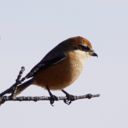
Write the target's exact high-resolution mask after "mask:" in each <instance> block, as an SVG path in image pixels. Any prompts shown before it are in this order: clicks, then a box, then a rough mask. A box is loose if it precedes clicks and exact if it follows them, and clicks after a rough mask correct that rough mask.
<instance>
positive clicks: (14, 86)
mask: <svg viewBox="0 0 128 128" xmlns="http://www.w3.org/2000/svg"><path fill="white" fill-rule="evenodd" d="M24 71H25V68H24V67H21V70H20V72H19V74H18V76H17V79H16V82H15V83H14V84H13V85H12V86H11V87H10V88H8V89H7V90H5V91H4V92H2V93H1V94H0V97H2V96H3V95H5V94H7V93H12V94H11V97H13V96H14V95H15V93H16V89H17V85H19V84H20V83H21V82H23V80H22V81H21V80H20V79H21V77H22V74H23V72H24Z"/></svg>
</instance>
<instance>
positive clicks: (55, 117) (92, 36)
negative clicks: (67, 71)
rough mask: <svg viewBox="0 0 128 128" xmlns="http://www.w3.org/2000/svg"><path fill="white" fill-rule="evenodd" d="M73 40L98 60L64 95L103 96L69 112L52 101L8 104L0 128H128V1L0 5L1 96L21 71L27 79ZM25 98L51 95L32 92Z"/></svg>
mask: <svg viewBox="0 0 128 128" xmlns="http://www.w3.org/2000/svg"><path fill="white" fill-rule="evenodd" d="M73 36H83V37H85V38H87V39H88V40H89V41H90V42H91V43H92V46H93V49H94V50H95V52H96V53H97V54H98V55H99V57H98V58H95V57H90V58H89V59H88V60H87V62H86V63H85V66H84V69H83V72H82V73H81V75H80V77H79V78H78V79H77V81H76V82H75V83H73V84H72V86H70V87H67V88H66V89H65V90H66V91H67V92H69V93H71V94H74V95H83V94H87V93H92V94H98V93H99V94H101V96H100V97H99V98H93V99H91V100H88V99H85V100H78V101H75V102H73V103H72V104H71V105H70V106H68V105H66V104H64V103H63V102H62V101H59V102H55V103H54V107H52V106H51V105H50V104H49V102H48V101H39V102H36V103H35V102H6V103H5V104H3V105H2V106H0V120H1V121H0V127H2V128H9V127H13V128H25V127H26V128H36V127H37V128H51V127H52V128H127V127H128V110H127V109H128V103H127V102H128V1H127V0H104V1H103V0H49V1H46V0H37V1H35V0H22V1H20V0H19V1H18V0H0V37H1V39H0V60H1V62H0V92H2V91H4V90H5V89H7V88H8V87H10V86H11V85H12V84H13V83H14V82H15V79H16V77H17V74H18V72H19V70H20V68H21V66H25V68H26V70H25V72H24V75H25V74H26V73H28V72H29V71H30V69H31V68H32V67H33V66H34V65H35V64H37V63H38V62H39V61H40V60H41V59H42V58H43V57H44V56H45V54H46V53H47V52H48V51H49V50H51V49H52V48H53V47H54V46H56V45H57V44H58V43H59V42H61V41H63V40H65V39H67V38H69V37H73ZM53 94H55V95H57V96H64V94H63V93H62V92H60V91H54V92H53ZM20 95H22V96H48V92H47V91H46V90H44V89H43V88H42V89H41V88H40V87H37V86H31V87H29V88H28V89H27V90H25V91H24V92H23V93H22V94H20Z"/></svg>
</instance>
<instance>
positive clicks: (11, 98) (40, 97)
mask: <svg viewBox="0 0 128 128" xmlns="http://www.w3.org/2000/svg"><path fill="white" fill-rule="evenodd" d="M99 96H100V95H99V94H95V95H92V94H87V95H81V96H74V99H75V100H79V99H85V98H87V99H91V98H94V97H99ZM41 100H50V97H46V96H39V97H38V96H36V97H30V96H28V97H25V96H21V97H11V96H3V97H1V98H0V104H3V103H4V102H6V101H41ZM59 100H67V97H62V96H60V97H57V101H59Z"/></svg>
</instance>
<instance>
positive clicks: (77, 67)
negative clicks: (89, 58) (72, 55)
mask: <svg viewBox="0 0 128 128" xmlns="http://www.w3.org/2000/svg"><path fill="white" fill-rule="evenodd" d="M82 68H83V64H82V63H81V62H80V61H76V60H74V59H72V60H70V59H65V60H63V61H61V62H59V63H57V64H54V65H52V66H50V67H47V68H46V69H43V70H40V71H38V73H37V74H36V76H35V79H34V83H33V84H36V85H38V86H41V87H44V88H46V86H48V87H49V89H50V90H62V89H64V88H65V87H67V86H69V85H71V84H72V83H73V82H74V81H75V80H76V79H77V78H78V76H79V75H80V73H81V71H82Z"/></svg>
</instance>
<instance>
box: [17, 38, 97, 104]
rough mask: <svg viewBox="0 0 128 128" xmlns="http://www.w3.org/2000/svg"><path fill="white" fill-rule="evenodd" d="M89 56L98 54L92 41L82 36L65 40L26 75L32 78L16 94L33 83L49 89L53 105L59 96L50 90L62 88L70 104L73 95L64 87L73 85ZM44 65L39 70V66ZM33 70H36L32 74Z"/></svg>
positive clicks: (66, 101)
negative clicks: (93, 47)
mask: <svg viewBox="0 0 128 128" xmlns="http://www.w3.org/2000/svg"><path fill="white" fill-rule="evenodd" d="M89 56H97V57H98V55H97V54H96V53H95V52H94V51H93V49H92V45H91V43H90V42H89V41H88V40H87V39H85V38H83V37H80V36H77V37H72V38H69V39H67V40H64V41H63V42H61V43H60V44H58V45H57V46H56V47H55V48H53V49H52V50H51V51H50V52H49V53H48V54H47V55H46V56H45V57H44V58H43V59H42V60H41V61H40V62H39V63H38V64H37V65H36V66H35V67H34V68H33V69H32V70H31V71H30V72H29V73H28V74H27V75H26V76H27V78H31V79H30V80H28V81H27V82H25V83H23V84H21V85H19V86H18V88H17V92H16V95H18V94H19V93H21V92H22V91H23V90H24V89H26V88H27V87H28V86H30V85H31V84H34V85H37V86H41V87H43V88H45V89H47V90H48V92H49V95H50V97H51V100H50V103H51V105H52V104H53V103H54V100H57V97H56V96H55V95H53V94H52V93H51V91H50V90H61V91H62V92H64V93H65V94H66V96H67V100H65V103H67V104H70V103H71V101H72V95H70V94H69V93H67V92H66V91H64V90H63V89H64V88H66V87H67V86H69V85H71V84H72V83H73V82H74V81H75V80H76V79H77V78H78V76H79V75H80V73H81V71H82V69H83V65H84V62H85V61H86V60H87V58H88V57H89ZM40 64H41V65H42V66H41V67H40V68H39V69H38V70H36V69H37V67H38V66H39V65H40ZM31 72H35V73H34V74H32V75H31Z"/></svg>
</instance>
